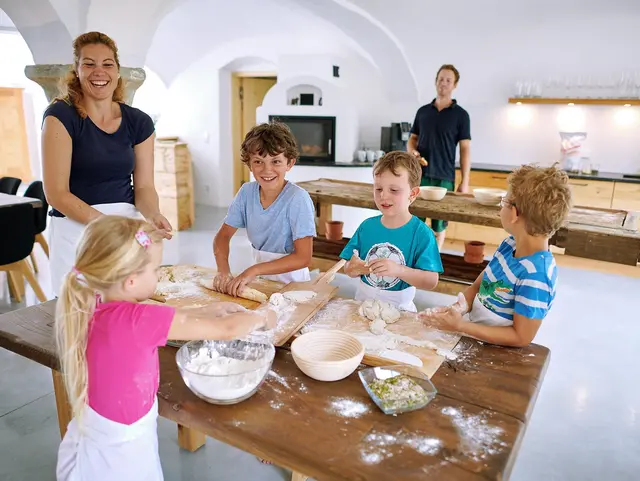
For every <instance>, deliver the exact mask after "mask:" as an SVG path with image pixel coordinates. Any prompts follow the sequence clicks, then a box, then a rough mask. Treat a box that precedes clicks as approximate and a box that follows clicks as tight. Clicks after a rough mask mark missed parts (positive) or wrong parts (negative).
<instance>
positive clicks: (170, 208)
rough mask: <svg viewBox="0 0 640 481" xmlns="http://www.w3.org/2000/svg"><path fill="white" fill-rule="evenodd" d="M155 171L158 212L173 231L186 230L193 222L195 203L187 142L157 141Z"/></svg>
mask: <svg viewBox="0 0 640 481" xmlns="http://www.w3.org/2000/svg"><path fill="white" fill-rule="evenodd" d="M154 170H155V175H154V181H155V185H156V190H157V192H158V197H159V198H160V212H161V213H162V214H163V215H164V216H165V217H166V218H167V220H168V221H169V222H170V223H171V225H172V226H173V228H174V229H175V230H179V231H180V230H184V229H188V228H189V227H191V226H192V225H193V221H194V218H195V205H194V197H193V173H192V167H191V154H190V153H189V149H188V148H187V144H185V143H183V142H173V141H161V140H158V141H157V142H156V145H155V162H154Z"/></svg>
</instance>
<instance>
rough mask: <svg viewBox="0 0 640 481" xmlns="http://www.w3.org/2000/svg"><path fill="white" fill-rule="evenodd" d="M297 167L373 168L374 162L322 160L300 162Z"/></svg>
mask: <svg viewBox="0 0 640 481" xmlns="http://www.w3.org/2000/svg"><path fill="white" fill-rule="evenodd" d="M296 165H303V166H307V167H373V162H356V161H353V162H329V161H320V160H298V161H297V162H296Z"/></svg>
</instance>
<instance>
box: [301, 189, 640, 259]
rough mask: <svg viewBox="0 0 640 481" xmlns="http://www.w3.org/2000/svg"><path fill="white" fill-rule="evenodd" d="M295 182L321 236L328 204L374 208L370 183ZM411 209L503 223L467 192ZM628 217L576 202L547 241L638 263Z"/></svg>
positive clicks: (637, 240)
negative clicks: (313, 209)
mask: <svg viewBox="0 0 640 481" xmlns="http://www.w3.org/2000/svg"><path fill="white" fill-rule="evenodd" d="M297 185H298V186H300V187H302V188H303V189H305V190H306V191H307V192H308V193H309V195H310V196H311V199H312V200H313V202H314V203H315V204H316V212H317V216H318V233H319V234H320V235H324V234H325V222H326V221H327V220H331V210H332V206H333V205H344V206H349V207H362V208H365V209H377V207H376V205H375V202H374V200H373V187H372V184H367V183H361V182H347V181H340V180H331V179H319V180H313V181H308V182H300V183H298V184H297ZM410 210H411V213H412V214H415V215H416V216H418V217H425V218H430V219H442V220H448V221H451V222H465V223H468V224H476V225H482V226H487V227H502V225H501V223H500V208H499V207H487V206H484V205H480V204H478V203H477V202H476V201H475V199H474V198H473V195H470V194H456V193H453V192H449V193H447V195H446V197H445V198H444V199H443V200H441V201H439V202H433V201H427V200H423V199H416V201H415V202H414V203H413V204H412V205H411V208H410ZM628 216H629V213H628V212H627V211H625V210H615V209H597V208H593V207H580V206H576V207H574V208H573V209H572V210H571V212H570V214H569V218H568V220H567V222H566V224H565V226H564V227H563V228H562V229H560V230H559V231H558V232H557V233H556V235H554V236H553V238H552V239H551V244H552V245H555V246H557V247H560V248H564V249H565V254H567V255H571V256H576V257H585V258H589V259H595V260H600V261H607V262H615V263H618V264H626V265H632V266H635V265H637V263H638V261H640V233H639V232H638V231H637V230H633V231H632V230H627V229H624V228H623V226H624V224H625V222H626V221H627V217H628Z"/></svg>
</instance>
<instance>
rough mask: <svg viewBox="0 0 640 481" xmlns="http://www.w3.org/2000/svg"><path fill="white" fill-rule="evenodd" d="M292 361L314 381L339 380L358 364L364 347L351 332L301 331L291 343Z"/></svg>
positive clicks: (362, 355)
mask: <svg viewBox="0 0 640 481" xmlns="http://www.w3.org/2000/svg"><path fill="white" fill-rule="evenodd" d="M291 354H292V355H293V360H294V361H295V363H296V365H297V366H298V367H299V368H300V370H301V371H302V372H303V373H305V374H306V375H307V376H309V377H310V378H313V379H316V380H318V381H339V380H340V379H344V378H345V377H347V376H348V375H349V374H351V373H352V372H353V371H355V370H356V368H357V367H358V366H359V365H360V362H361V361H362V358H363V357H364V346H363V345H362V343H361V342H360V341H359V340H358V339H356V338H355V337H354V336H352V335H351V334H348V333H346V332H343V331H337V330H318V331H312V332H308V333H306V334H302V335H301V336H299V337H298V338H296V340H295V341H293V342H292V343H291Z"/></svg>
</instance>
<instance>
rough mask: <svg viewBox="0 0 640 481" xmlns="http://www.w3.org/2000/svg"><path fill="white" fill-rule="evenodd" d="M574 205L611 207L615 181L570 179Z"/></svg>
mask: <svg viewBox="0 0 640 481" xmlns="http://www.w3.org/2000/svg"><path fill="white" fill-rule="evenodd" d="M569 185H570V186H571V196H572V199H573V205H574V206H583V207H600V208H604V209H610V208H611V200H612V198H613V187H614V182H607V181H601V180H583V179H569Z"/></svg>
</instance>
